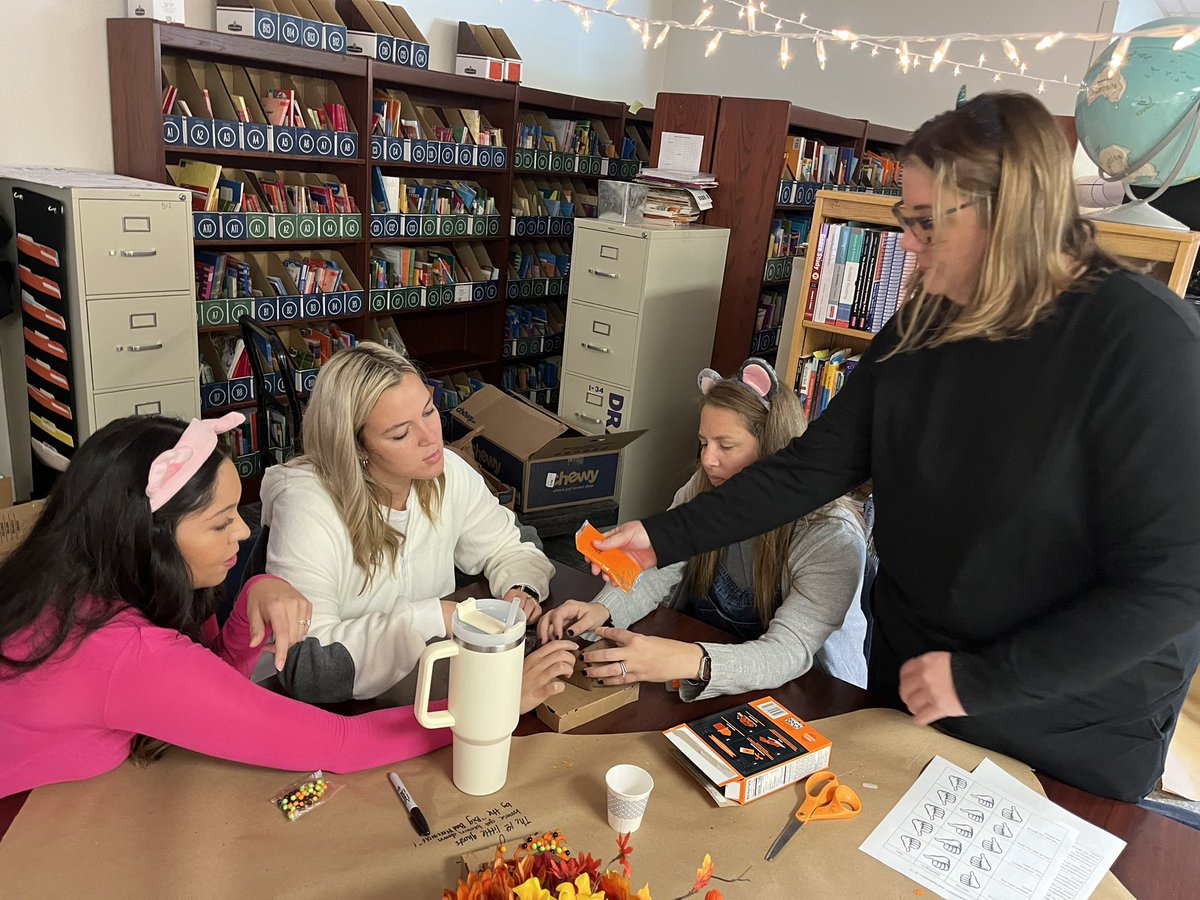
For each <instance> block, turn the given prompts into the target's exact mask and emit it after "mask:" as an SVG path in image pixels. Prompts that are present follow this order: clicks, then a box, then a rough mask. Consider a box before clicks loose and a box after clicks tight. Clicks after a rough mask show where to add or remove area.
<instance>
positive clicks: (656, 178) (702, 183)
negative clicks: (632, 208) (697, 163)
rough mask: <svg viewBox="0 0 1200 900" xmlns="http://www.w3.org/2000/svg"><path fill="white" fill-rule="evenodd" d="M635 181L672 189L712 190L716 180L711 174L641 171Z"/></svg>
mask: <svg viewBox="0 0 1200 900" xmlns="http://www.w3.org/2000/svg"><path fill="white" fill-rule="evenodd" d="M636 180H637V181H641V182H645V183H646V184H669V185H671V186H673V187H694V188H714V187H716V186H717V180H716V179H715V178H713V176H712V173H711V172H688V171H686V170H684V169H642V171H641V172H639V173H638V176H637V179H636Z"/></svg>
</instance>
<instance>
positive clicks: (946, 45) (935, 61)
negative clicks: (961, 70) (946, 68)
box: [929, 38, 950, 72]
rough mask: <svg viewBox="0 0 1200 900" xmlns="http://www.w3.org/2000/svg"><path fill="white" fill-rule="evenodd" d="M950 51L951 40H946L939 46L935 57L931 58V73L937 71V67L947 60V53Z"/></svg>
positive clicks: (934, 52)
mask: <svg viewBox="0 0 1200 900" xmlns="http://www.w3.org/2000/svg"><path fill="white" fill-rule="evenodd" d="M949 49H950V38H946V39H945V40H943V41H942V42H941V43H940V44H938V47H937V49H936V50H934V51H933V56H931V57H930V59H929V71H930V72H933V71H936V70H937V67H938V66H940V65H941V64H942V60H944V59H945V58H946V53H947V51H949Z"/></svg>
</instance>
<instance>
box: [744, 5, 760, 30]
mask: <svg viewBox="0 0 1200 900" xmlns="http://www.w3.org/2000/svg"><path fill="white" fill-rule="evenodd" d="M757 15H758V10H757V9H756V8H755V6H754V3H753V2H750V3H747V4H746V21H747V22H748V23H749V25H750V30H751V31H754V23H755V18H754V17H755V16H757Z"/></svg>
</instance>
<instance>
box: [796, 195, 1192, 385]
mask: <svg viewBox="0 0 1200 900" xmlns="http://www.w3.org/2000/svg"><path fill="white" fill-rule="evenodd" d="M896 199H897V198H896V197H890V196H877V195H873V194H853V193H843V192H840V191H818V192H817V197H816V204H815V205H814V207H813V224H812V229H813V230H812V232H811V233H812V234H814V235H815V234H819V233H820V230H821V224H822V223H823V222H828V221H834V222H850V221H854V222H859V223H864V224H868V225H882V226H885V227H889V228H891V229H892V230H894V231H898V230H899V229H898V228H895V227H894V226H895V224H896V220H895V217H894V216H893V215H892V209H891V208H892V205H893V204H895V202H896ZM1096 228H1097V231H1098V237H1099V241H1100V245H1101V246H1102V247H1104V248H1105V249H1106V250H1108V251H1109V252H1110V253H1112V254H1114V255H1115V256H1118V257H1121V258H1122V259H1127V260H1130V261H1131V262H1134V263H1138V264H1141V265H1145V266H1148V268H1149V274H1151V275H1153V276H1154V277H1156V278H1158V279H1159V280H1161V281H1163V282H1165V283H1166V284H1167V286H1168V287H1170V288H1171V290H1173V291H1175V292H1176V293H1177V294H1179V295H1180V296H1182V295H1183V293H1184V291H1185V290H1186V288H1187V282H1188V279H1189V277H1190V276H1191V272H1192V266H1193V264H1194V263H1195V261H1196V251H1197V248H1198V247H1200V232H1195V231H1169V230H1166V229H1158V228H1144V227H1140V226H1136V225H1120V224H1115V223H1112V222H1097V223H1096ZM811 277H812V254H809V255H808V256H807V257H806V258H805V262H804V269H803V273H802V275H801V277H799V278H793V279H792V290H791V291H790V292H789V296H788V305H787V315H786V316H785V318H784V324H783V337H782V338H781V340H780V346H779V365H778V366H777V369H778V371H779V372H780V377H781V378H783V379H785V380H786V382H787V384H789V385H791V386H793V387H794V386H795V382H796V377H797V374H798V366H799V364H800V360H801V358H802V357H804V356H807V355H808V354H810V353H812V352H813V351H814V350H825V349H831V348H834V347H849V348H850V349H851V350H852V351H853V352H854V353H859V352H861V351H862V350H864V349H866V347H867V345H868V344H869V343H870V342H871V340H872V338H874V337H875V335H874V333H873V332H869V331H858V330H855V329H851V328H841V327H839V326H837V325H828V324H825V323H816V322H810V321H806V320H805V319H804V299H805V297H806V296H807V285H808V284H809V281H810V279H811Z"/></svg>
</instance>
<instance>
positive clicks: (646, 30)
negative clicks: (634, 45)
mask: <svg viewBox="0 0 1200 900" xmlns="http://www.w3.org/2000/svg"><path fill="white" fill-rule="evenodd" d="M649 46H650V23H649V22H646V23H645V24H643V25H642V49H643V50H645V49H647V48H648V47H649Z"/></svg>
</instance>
